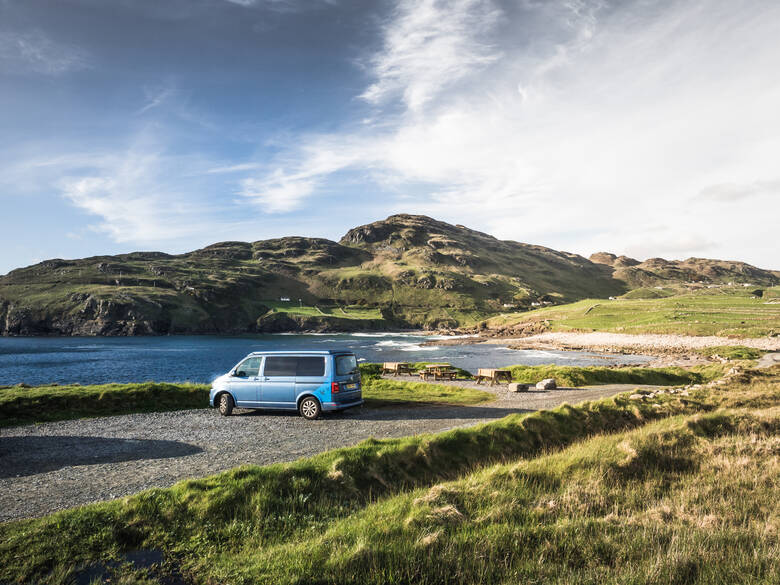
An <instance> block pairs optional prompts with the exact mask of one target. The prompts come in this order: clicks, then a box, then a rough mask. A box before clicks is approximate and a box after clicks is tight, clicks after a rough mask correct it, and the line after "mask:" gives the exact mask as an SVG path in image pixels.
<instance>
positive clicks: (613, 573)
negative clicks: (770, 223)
mask: <svg viewBox="0 0 780 585" xmlns="http://www.w3.org/2000/svg"><path fill="white" fill-rule="evenodd" d="M638 396H639V397H640V398H639V399H636V398H637V397H636V396H635V397H634V399H631V398H629V397H628V395H622V396H619V397H615V398H611V399H607V400H601V401H598V402H593V403H584V404H581V405H578V406H569V405H564V406H562V407H559V408H557V409H555V410H552V411H540V412H536V413H529V414H514V415H511V416H509V417H506V418H504V419H502V420H499V421H496V422H492V423H489V424H485V425H480V426H477V427H471V428H466V429H456V430H452V431H448V432H445V433H441V434H437V435H424V436H415V437H407V438H402V439H390V440H382V441H379V440H368V441H364V442H362V443H360V444H358V445H356V446H354V447H348V448H343V449H336V450H333V451H330V452H326V453H322V454H320V455H317V456H315V457H312V458H307V459H301V460H299V461H295V462H293V463H288V464H278V465H271V466H266V467H257V466H242V467H239V468H236V469H233V470H230V471H227V472H225V473H221V474H218V475H214V476H211V477H207V478H203V479H193V480H188V481H184V482H181V483H179V484H177V485H175V486H173V487H171V488H168V489H152V490H148V491H145V492H142V493H140V494H137V495H134V496H130V497H125V498H122V499H119V500H115V501H112V502H106V503H101V504H92V505H88V506H83V507H80V508H75V509H72V510H66V511H63V512H59V513H56V514H53V515H51V516H47V517H44V518H40V519H34V520H25V521H17V522H8V523H4V524H0V581H2V582H4V583H29V582H41V583H51V584H54V583H69V582H74V580H75V579H76V578H77V577H81V578H83V577H84V576H85V575H88V574H91V575H93V576H98V575H100V576H102V577H104V582H108V580H110V582H112V583H127V584H129V583H144V584H147V585H152V584H156V583H159V584H161V583H170V582H191V583H258V584H260V583H269V584H270V583H273V584H275V585H276V584H295V583H298V584H300V583H367V584H371V583H377V584H384V583H421V584H422V583H454V584H461V583H462V584H480V583H484V584H488V583H491V584H492V583H518V582H522V583H524V582H529V583H561V584H563V583H607V584H626V585H628V584H631V585H644V584H647V585H649V584H655V583H670V584H677V583H680V584H682V583H685V584H691V585H709V584H712V585H714V584H717V583H746V584H747V583H750V584H754V585H755V584H765V583H766V584H769V583H777V582H778V579H780V572H779V571H780V569H779V568H780V562H779V561H780V547H779V546H778V540H777V527H778V513H777V505H776V503H777V501H778V499H780V484H778V482H777V477H778V473H779V472H780V469H779V468H778V457H777V434H778V431H780V410H778V409H779V408H780V369H778V368H777V367H775V368H774V369H772V370H769V371H765V372H747V373H745V374H741V375H738V376H733V377H731V378H730V381H729V382H728V383H726V384H724V385H721V386H718V387H717V389H715V388H708V387H702V388H698V389H696V388H692V389H691V390H690V391H689V392H686V393H684V394H680V393H678V394H672V393H669V392H667V391H665V392H664V393H662V394H661V393H659V394H654V393H651V394H648V393H647V392H644V393H641V392H640V393H639V394H638ZM144 558H147V559H152V561H151V563H150V562H149V561H147V562H144V560H143V559H144Z"/></svg>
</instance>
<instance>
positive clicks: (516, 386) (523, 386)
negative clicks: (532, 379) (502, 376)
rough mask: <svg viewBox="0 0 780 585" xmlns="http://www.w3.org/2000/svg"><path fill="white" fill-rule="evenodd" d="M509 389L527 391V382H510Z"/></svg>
mask: <svg viewBox="0 0 780 585" xmlns="http://www.w3.org/2000/svg"><path fill="white" fill-rule="evenodd" d="M509 391H510V392H527V391H528V384H519V383H517V382H512V383H511V384H510V385H509Z"/></svg>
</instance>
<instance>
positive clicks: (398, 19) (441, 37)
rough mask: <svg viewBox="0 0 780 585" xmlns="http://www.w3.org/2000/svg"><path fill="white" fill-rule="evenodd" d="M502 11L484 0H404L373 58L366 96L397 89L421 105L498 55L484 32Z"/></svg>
mask: <svg viewBox="0 0 780 585" xmlns="http://www.w3.org/2000/svg"><path fill="white" fill-rule="evenodd" d="M499 16H500V11H499V10H498V9H497V8H496V7H495V6H494V5H493V4H492V3H491V2H489V1H486V0H453V1H451V2H444V1H442V0H402V1H401V2H399V5H398V7H397V10H396V12H395V18H394V20H393V21H392V22H390V23H389V24H388V25H387V26H386V28H385V30H384V48H383V50H382V51H381V52H379V53H378V54H377V55H376V56H375V57H374V58H373V59H372V61H371V67H372V72H373V74H374V76H375V78H376V80H375V81H374V82H373V83H372V84H371V85H370V86H369V87H368V88H367V89H366V90H365V92H363V94H362V96H361V97H362V98H363V99H365V100H367V101H369V102H371V103H380V102H382V101H384V100H387V99H389V98H391V97H393V96H395V95H397V94H400V95H401V96H402V100H403V102H404V103H405V104H406V106H407V107H408V108H409V109H410V110H419V109H420V108H422V107H423V106H424V105H425V104H426V103H427V102H429V101H430V100H432V99H433V98H434V97H436V96H437V95H438V94H440V93H441V92H442V91H444V90H445V89H446V88H448V87H450V86H452V85H454V84H456V83H457V82H458V81H460V80H462V79H463V78H465V77H467V76H468V75H469V74H471V73H473V72H475V71H478V70H480V69H482V68H483V67H485V66H487V65H489V64H491V63H493V62H495V61H496V60H497V59H499V58H500V56H501V55H500V53H499V52H498V51H497V50H496V48H495V47H494V46H493V45H492V44H491V43H490V42H487V41H486V40H485V39H484V38H483V37H485V35H486V33H488V32H489V31H490V29H491V27H492V26H493V25H494V24H495V23H496V21H497V20H498V18H499Z"/></svg>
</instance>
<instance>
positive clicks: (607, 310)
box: [487, 287, 780, 337]
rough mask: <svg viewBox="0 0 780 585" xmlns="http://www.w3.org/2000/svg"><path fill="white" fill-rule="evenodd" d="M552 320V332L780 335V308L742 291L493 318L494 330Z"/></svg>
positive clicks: (586, 303) (585, 304) (582, 304)
mask: <svg viewBox="0 0 780 585" xmlns="http://www.w3.org/2000/svg"><path fill="white" fill-rule="evenodd" d="M531 321H547V322H548V324H549V328H550V330H551V331H611V332H616V333H674V334H680V335H722V336H739V337H761V336H765V335H772V334H777V333H780V304H768V303H767V301H766V299H764V298H752V297H751V295H750V294H749V291H746V290H744V289H743V288H742V287H738V288H733V289H715V290H705V291H701V292H699V293H696V294H688V295H682V296H673V297H668V298H657V299H617V300H612V301H610V300H603V299H585V300H582V301H578V302H576V303H571V304H568V305H560V306H555V307H545V308H542V309H537V310H534V311H529V312H527V313H513V314H506V315H502V316H500V317H496V318H493V319H489V320H488V322H487V323H488V325H489V326H491V327H496V326H506V325H512V324H515V323H525V322H531Z"/></svg>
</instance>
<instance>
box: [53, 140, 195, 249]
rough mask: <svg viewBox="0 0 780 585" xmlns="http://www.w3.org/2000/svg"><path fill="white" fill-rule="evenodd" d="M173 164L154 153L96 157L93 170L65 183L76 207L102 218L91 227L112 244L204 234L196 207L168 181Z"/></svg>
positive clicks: (65, 191)
mask: <svg viewBox="0 0 780 585" xmlns="http://www.w3.org/2000/svg"><path fill="white" fill-rule="evenodd" d="M170 163H171V161H170V160H168V161H166V160H165V157H163V156H161V155H160V154H157V153H153V152H146V153H142V152H138V151H134V150H129V151H127V152H125V153H122V154H121V156H118V157H117V156H99V157H95V158H94V159H93V163H92V168H90V169H89V170H87V171H84V172H82V173H81V174H78V175H71V176H67V177H65V178H63V179H62V180H61V181H60V182H59V185H60V188H61V189H62V193H63V195H64V196H65V197H66V198H67V199H68V200H70V201H71V202H72V203H73V204H74V205H76V206H77V207H79V208H81V209H83V210H84V211H86V212H87V213H89V214H91V215H94V216H97V217H98V218H100V221H99V223H97V224H95V225H94V226H93V227H94V229H96V230H97V231H100V232H103V233H106V234H108V235H109V237H110V238H111V239H112V240H114V241H115V242H139V243H147V242H149V243H151V242H159V241H162V240H170V239H176V238H180V237H183V236H187V235H192V234H194V233H196V232H197V231H198V230H200V229H203V227H204V226H203V222H202V220H201V218H200V214H199V213H198V211H199V210H198V209H197V204H195V202H193V201H191V200H190V199H189V197H188V196H187V194H185V193H182V192H180V191H179V190H178V189H177V188H175V187H173V186H172V185H171V184H170V182H169V181H167V180H166V178H165V177H166V175H167V174H168V172H169V169H168V168H167V167H168V165H169V164H170Z"/></svg>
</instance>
